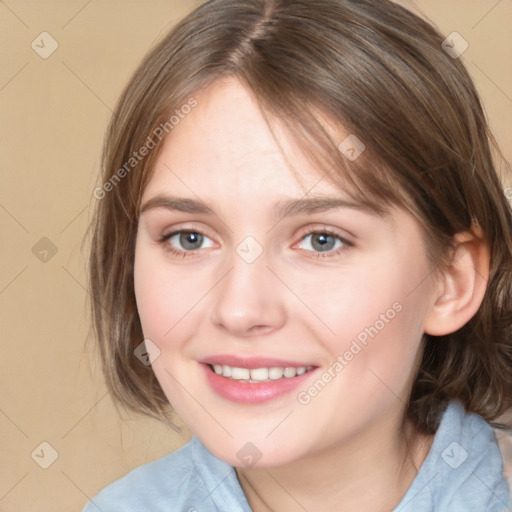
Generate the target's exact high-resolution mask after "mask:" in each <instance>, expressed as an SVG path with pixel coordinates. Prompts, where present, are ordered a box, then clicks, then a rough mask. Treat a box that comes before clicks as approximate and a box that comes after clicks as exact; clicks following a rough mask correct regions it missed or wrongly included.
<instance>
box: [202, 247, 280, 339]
mask: <svg viewBox="0 0 512 512" xmlns="http://www.w3.org/2000/svg"><path fill="white" fill-rule="evenodd" d="M231 263H232V266H231V269H230V271H229V272H228V273H227V274H226V275H225V277H224V278H223V279H222V280H221V282H220V283H219V285H218V286H216V287H215V302H214V306H213V308H212V312H211V321H212V323H213V324H214V325H215V326H216V327H218V328H220V329H223V330H225V331H227V332H229V333H230V334H232V335H233V336H237V337H251V336H261V335H264V334H268V333H270V332H272V331H274V330H277V329H280V328H281V327H282V326H283V325H284V323H285V321H286V310H285V304H284V297H283V290H281V288H282V287H281V286H279V285H280V283H279V280H278V279H276V277H275V275H274V274H273V273H272V272H271V271H270V270H269V269H268V268H267V261H266V258H265V257H264V254H263V255H261V256H260V257H259V258H258V259H257V260H256V261H254V262H252V263H247V262H246V261H244V260H243V259H242V258H241V257H240V256H239V255H238V254H236V253H235V254H234V255H233V258H232V260H231Z"/></svg>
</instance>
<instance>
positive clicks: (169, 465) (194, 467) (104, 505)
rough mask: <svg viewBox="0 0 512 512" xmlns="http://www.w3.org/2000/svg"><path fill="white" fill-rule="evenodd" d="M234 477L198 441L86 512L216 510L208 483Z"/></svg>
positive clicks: (134, 475) (116, 486)
mask: <svg viewBox="0 0 512 512" xmlns="http://www.w3.org/2000/svg"><path fill="white" fill-rule="evenodd" d="M230 473H234V470H233V468H232V467H231V466H229V465H227V464H225V463H223V462H222V461H220V460H218V459H216V458H215V457H213V455H211V454H210V453H209V452H208V451H207V450H206V448H204V446H203V445H202V444H201V443H200V441H199V440H198V439H197V438H195V437H194V438H192V440H191V441H190V442H189V443H187V444H186V445H185V446H183V447H182V448H180V449H179V450H177V451H175V452H173V453H171V454H170V455H167V456H165V457H162V458H161V459H158V460H156V461H154V462H150V463H148V464H144V465H143V466H140V467H138V468H136V469H134V470H133V471H131V472H130V473H128V474H127V475H125V476H124V477H122V478H120V479H119V480H116V481H115V482H113V483H112V484H110V485H108V486H107V487H105V488H104V489H103V490H102V491H100V492H99V493H98V494H97V495H96V496H95V497H93V498H92V499H91V500H90V501H89V503H88V504H87V505H86V507H85V508H84V510H83V512H100V511H101V512H118V511H123V512H130V511H137V512H139V511H141V510H151V511H152V512H160V511H162V512H163V511H164V510H165V511H166V512H170V511H183V512H194V511H197V510H201V511H203V510H205V511H209V510H215V508H213V507H212V506H209V503H208V502H209V501H210V502H211V500H210V499H209V492H208V487H209V485H208V482H207V480H208V479H217V478H218V481H219V482H220V481H223V480H226V476H229V475H230ZM216 477H217V478H216Z"/></svg>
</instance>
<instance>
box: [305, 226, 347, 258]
mask: <svg viewBox="0 0 512 512" xmlns="http://www.w3.org/2000/svg"><path fill="white" fill-rule="evenodd" d="M308 239H309V241H308V242H306V243H305V242H304V241H305V240H308ZM298 245H299V249H303V250H306V251H310V252H315V253H317V254H316V255H317V256H318V257H324V256H325V257H330V256H333V255H336V254H339V253H340V252H341V251H343V250H346V249H347V248H348V247H352V246H353V245H354V244H352V243H351V242H349V241H348V240H345V239H344V238H343V237H341V236H340V235H338V234H336V233H333V232H331V231H328V230H316V231H310V232H309V233H306V234H305V235H304V236H303V237H302V239H301V242H300V243H299V244H298ZM300 245H305V246H306V247H301V246H300Z"/></svg>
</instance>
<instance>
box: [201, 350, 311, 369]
mask: <svg viewBox="0 0 512 512" xmlns="http://www.w3.org/2000/svg"><path fill="white" fill-rule="evenodd" d="M199 362H200V363H204V364H220V365H227V366H231V367H233V368H248V369H249V370H252V369H255V368H273V367H278V368H290V367H295V368H300V367H301V366H313V367H314V366H315V365H314V364H312V363H302V362H297V361H290V360H289V359H277V358H274V357H263V356H261V357H259V356H245V357H244V356H242V357H241V356H234V355H230V354H219V355H215V356H209V357H205V358H204V359H202V360H201V361H199Z"/></svg>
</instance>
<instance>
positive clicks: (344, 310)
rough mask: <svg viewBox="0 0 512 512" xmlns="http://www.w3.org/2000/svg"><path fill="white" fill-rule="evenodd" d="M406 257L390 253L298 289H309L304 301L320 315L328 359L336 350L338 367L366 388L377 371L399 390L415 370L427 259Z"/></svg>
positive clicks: (319, 336) (321, 337)
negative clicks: (341, 365) (341, 364)
mask: <svg viewBox="0 0 512 512" xmlns="http://www.w3.org/2000/svg"><path fill="white" fill-rule="evenodd" d="M410 258H411V255H408V257H404V258H397V255H396V254H394V255H391V254H390V256H389V258H385V257H383V258H382V259H381V260H380V261H379V262H378V264H375V263H374V262H372V263H371V264H370V263H368V264H361V265H360V266H359V267H357V266H356V265H353V266H351V267H350V272H343V271H341V272H339V273H338V274H334V273H333V275H332V276H331V278H329V279H322V280H321V283H322V284H320V283H319V282H318V281H316V284H315V282H313V281H311V282H310V283H309V285H310V286H309V288H308V287H304V288H302V289H301V292H302V293H303V294H306V290H307V289H309V291H308V292H307V299H305V302H306V301H308V305H310V308H311V310H312V311H313V312H314V313H316V316H318V317H319V318H320V320H321V321H322V322H319V321H315V325H317V327H315V333H316V338H317V339H319V340H322V342H323V345H324V348H326V349H327V352H328V354H329V358H330V361H329V362H330V363H332V362H333V361H335V360H337V358H338V357H339V356H341V357H342V358H343V364H344V365H346V367H345V368H344V369H343V373H344V374H346V376H347V377H348V375H350V377H351V378H350V380H352V381H354V380H355V381H357V382H360V383H364V386H363V388H365V389H366V390H367V391H370V390H373V391H375V386H376V385H377V386H379V384H378V382H379V380H378V379H379V377H380V378H381V379H382V380H383V382H384V383H385V384H387V385H389V387H390V388H391V389H393V390H395V389H396V391H397V392H398V391H400V390H401V389H402V388H403V387H404V386H405V384H406V382H407V380H408V378H409V376H410V374H411V372H412V371H413V370H414V362H415V358H416V356H417V353H418V349H419V344H420V341H421V336H422V334H423V319H424V317H425V314H426V304H427V301H426V297H428V295H429V284H428V283H429V282H428V280H425V276H426V275H428V267H427V265H426V263H425V262H423V261H422V258H421V257H420V256H418V257H417V258H416V259H412V258H411V259H410ZM411 261H412V262H415V263H411ZM419 283H421V284H419ZM415 287H416V288H415ZM303 296H304V297H306V295H303ZM312 325H313V324H312ZM329 331H330V332H329ZM369 370H372V371H373V372H374V373H372V371H369Z"/></svg>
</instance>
